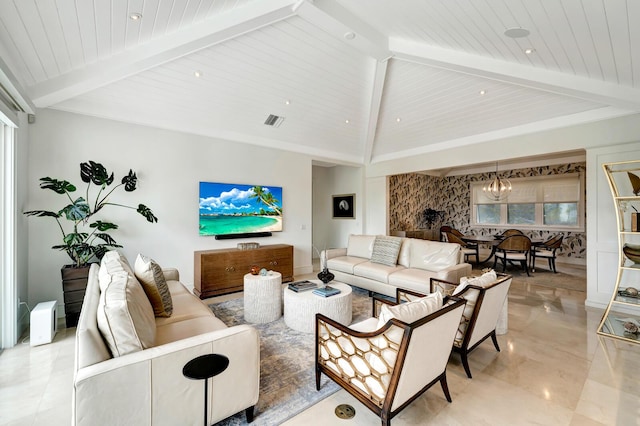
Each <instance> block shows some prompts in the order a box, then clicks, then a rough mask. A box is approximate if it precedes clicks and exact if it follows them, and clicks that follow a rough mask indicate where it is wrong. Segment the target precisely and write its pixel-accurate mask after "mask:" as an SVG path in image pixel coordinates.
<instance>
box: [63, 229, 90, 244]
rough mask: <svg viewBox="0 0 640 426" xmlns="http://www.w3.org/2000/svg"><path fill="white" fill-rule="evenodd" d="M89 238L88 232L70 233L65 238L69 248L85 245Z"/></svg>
mask: <svg viewBox="0 0 640 426" xmlns="http://www.w3.org/2000/svg"><path fill="white" fill-rule="evenodd" d="M88 236H89V234H88V233H86V232H70V233H68V234H67V235H65V237H64V238H63V241H64V242H65V244H66V245H67V246H73V245H80V244H83V243H84V242H85V241H86V239H87V237H88Z"/></svg>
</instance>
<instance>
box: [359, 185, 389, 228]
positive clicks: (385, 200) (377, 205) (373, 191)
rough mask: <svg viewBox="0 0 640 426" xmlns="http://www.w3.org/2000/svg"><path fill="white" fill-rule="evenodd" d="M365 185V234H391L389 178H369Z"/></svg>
mask: <svg viewBox="0 0 640 426" xmlns="http://www.w3.org/2000/svg"><path fill="white" fill-rule="evenodd" d="M364 184H365V194H366V196H365V203H366V205H365V212H364V214H365V234H369V235H388V233H389V229H388V227H389V220H388V217H389V186H388V178H387V177H374V178H367V179H365V181H364Z"/></svg>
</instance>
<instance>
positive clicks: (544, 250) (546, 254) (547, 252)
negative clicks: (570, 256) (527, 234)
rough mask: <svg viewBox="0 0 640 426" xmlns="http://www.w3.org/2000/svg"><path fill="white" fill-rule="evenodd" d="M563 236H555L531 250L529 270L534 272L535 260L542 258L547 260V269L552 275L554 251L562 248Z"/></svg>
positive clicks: (554, 267)
mask: <svg viewBox="0 0 640 426" xmlns="http://www.w3.org/2000/svg"><path fill="white" fill-rule="evenodd" d="M563 238H564V236H562V235H555V236H553V237H551V238H549V239H548V240H547V241H545V242H543V243H542V244H540V245H537V246H533V247H532V248H531V270H532V271H533V272H535V271H536V258H537V257H542V258H546V259H548V260H549V269H550V270H552V271H553V273H557V272H558V271H556V251H557V250H558V249H559V248H561V247H562V239H563Z"/></svg>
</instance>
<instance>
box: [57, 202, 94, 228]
mask: <svg viewBox="0 0 640 426" xmlns="http://www.w3.org/2000/svg"><path fill="white" fill-rule="evenodd" d="M60 214H64V215H65V217H66V218H67V219H68V220H72V221H74V222H76V221H79V220H82V219H84V218H86V217H87V216H89V214H91V207H89V204H87V202H86V201H85V200H84V198H82V197H80V198H78V199H77V200H75V201H74V202H73V204H69V205H68V206H66V207H65V208H63V209H62V210H60Z"/></svg>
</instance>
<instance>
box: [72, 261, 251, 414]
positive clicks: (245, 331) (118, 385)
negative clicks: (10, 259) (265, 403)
mask: <svg viewBox="0 0 640 426" xmlns="http://www.w3.org/2000/svg"><path fill="white" fill-rule="evenodd" d="M109 253H113V252H109ZM109 253H107V254H108V255H109ZM116 253H117V252H116ZM106 257H107V255H105V258H106ZM104 263H105V259H104V258H103V262H102V264H101V266H100V267H98V265H97V264H94V265H92V266H91V269H90V273H89V274H90V275H89V281H88V286H87V290H86V294H85V298H84V302H83V306H82V312H81V314H80V319H79V322H78V326H77V330H76V347H75V370H74V378H73V401H72V403H73V413H72V418H73V422H72V423H73V424H74V425H154V426H158V425H193V424H202V416H203V410H204V389H203V386H204V385H203V381H201V380H190V379H187V378H185V377H184V376H183V373H182V369H183V367H184V365H185V364H186V363H187V362H188V361H190V360H191V359H193V358H196V357H198V356H200V355H204V354H210V353H218V354H222V355H225V356H226V357H228V358H229V366H228V368H227V369H226V370H225V371H224V372H222V373H221V374H220V375H218V376H216V377H214V378H213V379H209V381H208V389H209V392H208V394H209V403H208V405H209V412H208V417H207V418H208V424H213V423H216V422H218V421H220V420H222V419H224V418H226V417H229V416H231V415H233V414H235V413H237V412H239V411H242V410H246V413H247V417H248V420H249V419H252V417H253V406H254V405H255V404H256V402H257V401H258V390H259V382H260V342H259V334H258V332H257V330H256V329H255V328H253V327H250V326H247V325H239V326H234V327H227V326H226V325H225V324H224V323H223V322H222V321H220V320H219V319H218V318H216V317H215V316H214V314H213V313H212V312H211V310H210V309H209V308H208V307H207V306H206V305H204V304H203V303H202V302H201V301H200V300H199V299H198V298H197V297H195V296H194V295H193V294H191V293H190V292H189V291H188V290H187V289H186V288H185V287H184V285H183V284H182V283H180V282H179V276H178V271H177V270H176V269H163V270H162V273H163V274H164V278H165V280H166V284H167V285H168V289H169V291H170V294H171V300H172V305H173V306H172V310H173V313H172V314H171V315H170V316H169V317H154V312H153V308H151V309H152V312H151V321H152V324H151V327H148V326H147V327H146V329H140V327H139V325H137V327H138V329H137V330H136V332H135V333H134V334H136V336H126V338H127V339H128V340H129V342H128V343H127V344H125V343H123V342H120V344H122V348H123V349H122V352H123V354H120V355H119V356H116V357H114V356H113V355H112V353H113V352H114V351H116V349H111V346H110V344H112V343H113V336H111V339H112V342H108V341H107V340H106V339H105V332H104V330H103V328H104V327H103V325H102V323H101V325H100V327H99V324H98V320H97V318H98V316H99V315H100V311H103V312H105V311H106V310H107V309H106V308H105V304H104V300H105V298H108V296H109V294H110V291H111V290H106V289H103V290H102V291H101V287H104V285H105V284H104V283H105V281H107V283H108V282H109V280H110V282H111V284H109V285H108V287H107V288H109V289H110V288H111V286H113V285H116V284H117V283H116V284H114V282H115V281H117V280H118V279H120V278H122V279H124V280H126V281H127V284H126V290H125V291H124V292H121V293H122V294H124V293H126V294H127V296H126V299H127V301H126V303H125V304H126V305H128V311H127V313H126V314H125V316H127V315H128V316H129V317H131V318H136V317H137V316H140V315H141V313H142V312H143V311H145V310H146V311H145V312H148V309H149V307H150V306H146V305H145V303H144V302H145V301H144V300H140V298H139V297H138V299H136V296H135V295H136V294H137V295H138V296H139V294H140V291H142V290H141V288H140V289H138V288H137V287H135V284H136V283H134V282H133V280H135V278H132V277H130V275H132V274H131V273H129V274H127V273H126V272H122V271H121V272H119V273H118V274H119V275H118V274H115V273H114V274H111V275H110V271H109V270H107V268H106V267H105V265H104ZM129 268H130V266H129ZM124 269H125V270H126V268H124ZM158 269H159V268H158ZM136 272H137V264H136ZM162 273H161V274H160V275H162ZM130 284H133V285H132V286H130ZM137 286H140V284H139V283H137ZM105 294H106V295H107V296H105ZM101 295H102V297H101ZM142 297H143V298H145V294H144V292H143V293H142ZM146 302H147V303H148V302H149V299H147V300H146ZM154 307H155V305H154ZM114 322H115V320H114V321H112V322H110V323H109V327H115V325H114ZM153 327H155V330H152V328H153ZM101 330H102V332H101ZM111 331H112V332H113V335H114V336H116V337H115V338H116V340H124V339H123V337H122V333H120V335H119V336H118V332H117V330H111ZM150 335H155V339H154V340H155V341H154V342H153V343H152V344H149V343H148V342H146V343H145V342H144V340H145V339H146V338H148V336H150ZM140 341H142V342H143V345H146V346H149V347H146V348H145V347H143V348H141V349H139V350H135V349H133V350H132V349H131V345H135V344H137V343H139V342H140ZM127 345H129V346H127ZM117 350H120V349H117Z"/></svg>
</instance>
